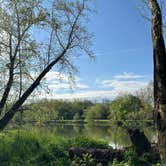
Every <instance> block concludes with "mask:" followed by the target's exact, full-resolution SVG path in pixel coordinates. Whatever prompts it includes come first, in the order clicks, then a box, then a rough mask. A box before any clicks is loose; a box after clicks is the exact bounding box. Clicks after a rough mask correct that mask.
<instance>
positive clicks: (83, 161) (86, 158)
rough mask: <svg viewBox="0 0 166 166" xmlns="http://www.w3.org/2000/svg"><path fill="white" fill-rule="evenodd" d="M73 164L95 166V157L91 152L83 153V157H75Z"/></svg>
mask: <svg viewBox="0 0 166 166" xmlns="http://www.w3.org/2000/svg"><path fill="white" fill-rule="evenodd" d="M71 165H72V166H95V162H94V159H93V158H92V155H91V154H88V153H87V154H83V156H82V158H80V157H75V158H74V160H73V161H72V164H71Z"/></svg>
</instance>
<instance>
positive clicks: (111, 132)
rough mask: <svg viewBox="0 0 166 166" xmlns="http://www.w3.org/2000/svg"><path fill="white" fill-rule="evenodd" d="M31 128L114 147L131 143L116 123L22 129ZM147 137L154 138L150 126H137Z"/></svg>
mask: <svg viewBox="0 0 166 166" xmlns="http://www.w3.org/2000/svg"><path fill="white" fill-rule="evenodd" d="M26 128H27V129H28V130H29V128H31V129H33V131H35V130H36V131H37V132H40V133H41V134H43V133H44V134H46V135H55V136H63V137H65V138H66V139H68V138H73V137H77V136H87V137H90V138H94V139H96V140H105V141H107V142H108V143H110V142H111V143H113V144H114V146H115V147H121V146H129V145H131V142H130V138H129V136H128V133H127V130H126V129H124V128H122V127H118V126H116V125H113V126H108V125H100V124H97V123H96V124H54V123H51V124H47V125H46V126H41V127H39V126H36V127H34V126H27V127H26V126H24V129H26ZM139 128H140V129H141V130H143V131H144V132H145V134H146V136H147V137H148V139H149V141H151V140H153V139H154V131H153V128H152V127H148V128H147V127H144V126H143V125H142V126H140V127H139Z"/></svg>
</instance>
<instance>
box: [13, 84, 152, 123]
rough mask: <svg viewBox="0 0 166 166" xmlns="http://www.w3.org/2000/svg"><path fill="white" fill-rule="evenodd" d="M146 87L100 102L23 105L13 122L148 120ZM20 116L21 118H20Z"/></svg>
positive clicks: (55, 102) (149, 93) (148, 105)
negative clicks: (133, 92) (133, 93)
mask: <svg viewBox="0 0 166 166" xmlns="http://www.w3.org/2000/svg"><path fill="white" fill-rule="evenodd" d="M151 86H152V84H151V83H150V84H149V85H148V86H147V87H146V88H144V89H141V90H139V91H138V92H137V93H136V94H135V95H132V94H125V95H121V96H118V97H117V98H115V99H114V100H110V101H108V100H106V101H103V102H92V101H88V100H85V101H80V100H74V101H64V100H55V99H52V100H47V99H43V100H40V101H36V102H34V103H30V104H27V105H26V106H25V108H27V110H24V111H23V112H22V113H20V112H19V113H17V115H16V116H15V118H14V121H15V122H19V121H23V122H30V121H35V122H46V121H54V120H86V121H88V122H93V120H152V119H153V113H152V112H153V111H152V110H153V103H152V102H151V101H152V99H151V96H152V95H151V93H153V90H152V88H151ZM20 114H21V115H20Z"/></svg>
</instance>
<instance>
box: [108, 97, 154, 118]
mask: <svg viewBox="0 0 166 166" xmlns="http://www.w3.org/2000/svg"><path fill="white" fill-rule="evenodd" d="M147 110H150V111H152V107H151V106H150V105H149V104H148V103H146V102H144V101H142V100H141V99H139V98H138V97H136V96H133V95H124V96H120V97H118V98H116V99H115V100H113V101H112V102H111V104H110V118H111V119H115V120H119V119H122V120H125V119H130V120H140V119H144V120H145V118H146V117H147V116H143V115H145V114H146V111H147ZM142 114H143V115H142ZM151 114H152V113H151Z"/></svg>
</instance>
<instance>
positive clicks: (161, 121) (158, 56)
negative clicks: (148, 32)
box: [148, 0, 166, 166]
mask: <svg viewBox="0 0 166 166" xmlns="http://www.w3.org/2000/svg"><path fill="white" fill-rule="evenodd" d="M148 2H149V6H150V9H151V14H152V21H151V22H152V42H153V58H154V111H155V123H156V126H157V132H158V147H159V151H160V154H161V160H162V162H163V165H164V166H165V165H166V49H165V42H164V36H163V17H162V7H161V6H160V5H159V2H158V1H157V0H148Z"/></svg>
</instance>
